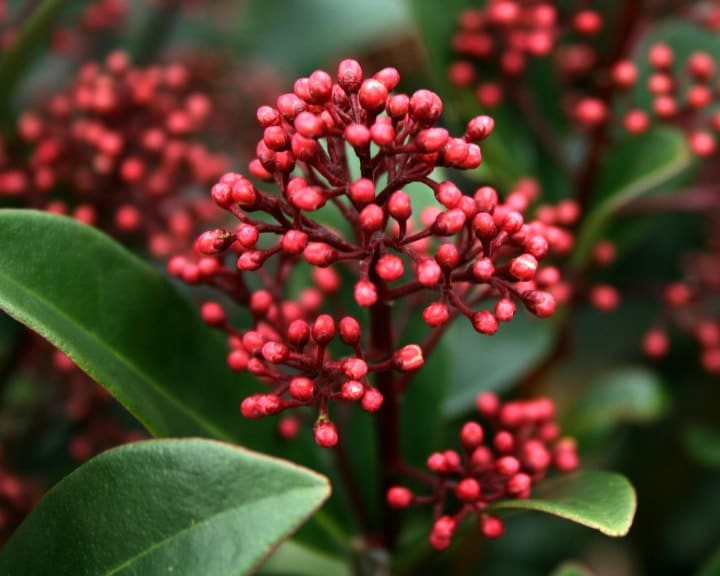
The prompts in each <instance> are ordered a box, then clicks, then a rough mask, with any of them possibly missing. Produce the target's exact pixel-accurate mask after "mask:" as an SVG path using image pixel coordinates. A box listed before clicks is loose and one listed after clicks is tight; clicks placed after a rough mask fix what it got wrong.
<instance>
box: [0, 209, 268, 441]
mask: <svg viewBox="0 0 720 576" xmlns="http://www.w3.org/2000/svg"><path fill="white" fill-rule="evenodd" d="M0 246H2V247H3V249H2V250H1V251H0V308H3V309H4V310H6V311H7V312H8V314H10V315H11V316H13V317H15V318H16V319H17V320H19V321H20V322H22V323H23V324H26V325H27V326H29V327H30V328H32V329H33V330H36V331H37V332H39V333H40V334H42V335H43V336H44V337H46V338H47V339H48V340H50V341H51V342H52V343H53V344H54V345H56V346H57V347H58V348H60V349H61V350H63V351H64V352H65V353H67V354H68V355H69V356H70V357H71V358H72V359H73V360H74V361H75V362H76V363H77V364H78V365H79V366H80V367H81V368H82V369H83V370H84V371H86V372H87V373H88V374H89V375H90V376H91V377H92V378H94V379H95V380H96V381H97V382H99V383H100V384H102V385H103V386H105V387H106V388H107V389H108V390H109V391H110V392H111V393H112V394H113V395H114V396H115V397H116V398H117V399H118V400H119V401H120V402H121V403H122V404H123V405H124V406H125V407H126V408H127V409H128V410H129V411H130V412H131V413H132V414H133V415H134V416H135V417H136V418H137V419H138V420H140V422H141V423H142V424H143V425H144V426H145V427H147V429H148V430H150V431H151V432H152V433H153V434H154V435H156V436H189V435H201V436H211V437H215V438H219V439H223V440H235V441H242V440H244V441H245V443H247V444H250V445H255V446H257V445H259V444H261V441H265V440H266V439H267V438H268V437H270V438H272V437H273V435H272V433H268V432H267V426H268V424H269V423H268V424H265V425H263V424H262V423H256V422H252V423H247V422H245V421H244V420H243V419H242V417H241V416H240V415H239V413H238V405H239V402H240V400H241V398H242V395H243V390H242V387H241V386H240V385H239V384H240V383H239V382H238V381H237V380H238V379H237V377H236V376H233V374H232V373H231V372H230V370H229V368H227V365H226V363H225V346H224V344H223V342H222V338H221V336H220V335H219V334H218V333H215V332H213V331H212V330H211V329H209V328H208V327H207V326H206V325H205V324H204V323H203V322H202V320H201V319H200V317H199V315H198V313H197V311H196V310H195V308H194V306H193V305H192V304H191V303H190V302H189V301H188V300H186V299H185V298H184V297H183V296H182V295H181V294H180V293H179V292H178V291H177V290H176V289H175V287H174V286H173V285H172V284H171V283H170V282H169V281H168V280H167V279H166V278H165V277H164V276H163V275H162V274H160V273H159V272H157V271H156V270H154V269H152V268H151V267H150V266H149V265H147V264H145V263H144V262H142V261H141V260H139V259H138V258H137V257H135V256H133V255H132V254H131V253H130V252H127V251H126V250H125V249H123V248H122V247H120V246H119V245H117V244H116V243H114V242H113V241H112V240H111V239H109V238H108V237H106V236H104V235H103V234H101V233H100V232H98V231H97V230H95V229H93V228H90V227H88V226H84V225H82V224H79V223H77V222H75V221H73V220H71V219H69V218H64V217H59V216H54V215H51V214H45V213H40V212H33V211H23V210H2V211H0ZM251 433H252V434H251Z"/></svg>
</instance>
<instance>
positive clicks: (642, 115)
mask: <svg viewBox="0 0 720 576" xmlns="http://www.w3.org/2000/svg"><path fill="white" fill-rule="evenodd" d="M585 4H586V3H585ZM627 11H628V13H627V18H626V20H627V21H626V22H621V23H617V22H613V29H614V28H617V27H620V28H622V27H625V28H627V30H625V32H627V33H626V34H625V35H624V36H623V35H622V34H621V36H622V37H623V38H625V39H627V38H628V37H629V36H630V35H631V32H632V27H633V26H635V25H636V22H637V20H638V14H636V13H635V10H634V9H632V7H631V6H630V5H628V7H627ZM645 15H646V16H648V17H650V16H652V14H650V13H649V12H648V14H645ZM696 16H697V20H698V22H699V23H701V24H704V25H705V26H707V27H709V28H711V29H712V26H713V24H712V22H713V19H712V18H711V17H709V16H708V14H697V15H696ZM603 27H604V21H603V16H602V15H601V14H600V13H599V12H598V11H595V10H592V9H589V8H588V7H587V6H583V7H579V8H577V9H575V10H571V11H567V12H566V11H564V10H561V9H559V8H558V7H556V6H554V5H553V4H551V3H548V2H539V3H538V2H522V1H515V0H497V1H491V2H488V3H487V4H486V5H485V6H484V7H482V8H477V9H467V10H465V11H463V12H462V14H461V16H460V19H459V28H460V29H459V31H458V32H457V33H456V34H455V36H454V38H453V49H454V50H455V52H456V53H458V54H459V55H460V56H461V59H459V60H457V61H456V62H454V63H453V64H452V65H451V67H450V69H449V77H450V80H451V82H453V83H454V84H455V85H457V86H462V87H471V86H475V85H476V78H477V76H478V67H479V69H481V70H482V72H483V73H482V74H481V77H482V79H483V81H482V82H480V83H479V84H477V85H476V88H475V90H476V92H475V94H476V97H477V99H478V101H479V102H480V104H481V105H483V106H485V107H490V108H492V107H494V106H497V105H499V104H500V103H501V102H502V100H503V98H504V96H505V93H506V92H510V95H511V96H513V100H515V101H516V103H518V102H523V101H526V100H527V95H525V96H523V95H519V94H518V90H517V82H516V79H517V78H518V77H519V76H521V75H523V74H524V73H525V72H526V69H527V67H528V63H529V61H530V60H532V59H535V58H544V57H549V58H552V59H553V61H554V64H555V67H556V71H557V81H558V83H559V85H560V88H561V91H562V94H563V95H564V102H563V103H564V106H565V111H566V112H567V115H568V117H569V118H570V119H572V120H573V121H574V122H575V123H577V124H578V125H580V126H582V127H584V128H586V129H594V128H596V127H597V126H600V125H603V124H607V123H609V122H611V121H613V120H614V116H615V114H614V111H613V110H612V109H611V108H612V102H611V96H612V94H613V93H616V94H617V95H618V98H617V103H618V110H617V111H616V112H617V113H618V114H620V115H621V117H618V120H619V121H618V124H619V125H620V127H622V128H624V129H625V130H626V131H627V132H629V133H631V134H639V133H642V132H645V131H646V130H647V129H648V127H649V126H650V124H651V123H652V122H653V121H656V122H662V123H672V124H674V125H675V126H678V127H680V128H681V129H683V130H684V131H685V132H686V133H687V135H688V141H689V144H690V147H691V149H692V150H693V152H694V153H695V154H697V155H698V156H702V157H705V156H710V155H712V154H714V152H715V149H716V143H715V137H714V136H713V132H717V131H718V130H720V116H719V115H718V114H717V113H711V112H710V110H711V109H712V108H713V104H716V103H717V99H718V95H717V91H716V90H714V89H713V81H714V78H715V72H716V64H715V61H714V59H713V57H712V56H711V55H710V54H708V53H706V52H700V51H698V52H694V53H692V54H691V55H690V56H689V57H688V58H687V61H686V62H682V63H680V62H676V58H675V54H674V52H673V49H672V48H671V47H670V46H668V45H667V44H662V43H658V44H655V45H653V46H651V47H650V50H649V52H648V55H647V58H648V63H649V65H650V68H651V70H652V73H651V74H650V76H649V78H648V79H647V84H646V88H647V92H648V93H649V95H650V96H651V98H652V106H651V108H652V109H651V110H645V109H644V108H643V105H642V101H643V100H645V99H646V96H645V95H643V94H642V90H640V89H639V88H638V86H637V85H638V79H639V77H640V72H639V70H638V66H637V65H636V64H635V63H634V62H633V61H632V60H631V59H629V58H628V55H627V52H628V49H629V45H627V43H625V44H618V45H617V46H615V47H614V48H613V47H611V48H610V49H608V48H604V49H601V47H600V44H599V43H596V42H595V38H596V37H598V35H599V34H600V33H601V32H602V30H603ZM603 50H604V51H603ZM493 67H497V70H495V73H496V74H499V78H498V79H497V80H490V81H488V80H487V78H488V71H489V69H492V68H493Z"/></svg>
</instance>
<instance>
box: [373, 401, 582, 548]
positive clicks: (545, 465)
mask: <svg viewBox="0 0 720 576" xmlns="http://www.w3.org/2000/svg"><path fill="white" fill-rule="evenodd" d="M476 406H477V410H478V412H479V413H480V416H481V417H482V419H483V421H484V424H480V423H479V422H476V421H469V422H466V423H465V424H464V425H463V427H462V429H461V431H460V442H461V444H462V452H457V451H455V450H446V451H444V452H435V453H433V454H431V455H430V456H429V457H428V459H427V463H426V466H427V469H428V471H429V472H425V471H420V470H415V469H412V468H407V469H406V470H405V472H406V474H407V476H408V477H409V478H411V479H412V480H414V481H416V482H418V483H421V484H425V485H427V486H428V487H429V488H430V489H431V490H432V493H431V494H429V495H426V496H425V495H418V494H415V493H414V492H413V491H411V490H410V489H409V488H407V487H405V486H393V487H392V488H390V489H389V490H388V492H387V495H386V497H387V502H388V505H390V506H391V507H393V508H408V507H410V506H416V505H430V506H432V507H433V511H434V516H435V522H434V524H433V527H432V529H431V531H430V544H431V545H432V546H433V547H434V548H436V549H438V550H443V549H445V548H447V547H448V546H450V543H451V541H452V537H453V534H454V533H455V532H456V530H457V528H458V526H459V525H460V523H461V522H462V521H463V519H464V518H466V517H467V516H469V515H471V514H476V515H477V516H478V518H479V526H480V532H481V533H482V534H483V535H484V536H486V537H487V538H498V537H499V536H501V535H502V534H503V532H504V524H503V521H502V520H501V519H500V518H499V517H498V516H496V515H494V514H493V513H492V511H491V509H489V507H490V506H491V505H492V504H493V503H494V502H497V501H498V500H505V499H525V498H528V497H529V496H530V492H531V490H532V486H533V484H534V483H536V482H537V481H539V480H541V479H542V478H544V477H545V476H546V474H547V472H548V470H549V469H550V468H551V467H554V468H555V469H556V470H558V471H560V472H570V471H573V470H575V469H576V468H577V467H578V464H579V460H578V456H577V453H576V445H575V441H574V440H573V439H571V438H567V437H561V436H560V431H559V428H558V426H557V424H556V423H555V421H554V415H555V406H554V404H553V402H552V400H550V399H548V398H537V399H535V400H527V401H510V402H505V403H501V402H500V400H499V399H498V397H497V396H496V395H495V394H493V393H490V392H485V393H482V394H480V395H479V396H478V397H477V400H476ZM453 496H454V498H453ZM448 498H451V501H452V502H455V503H456V508H457V510H456V511H455V512H454V513H449V512H448V510H447V500H448Z"/></svg>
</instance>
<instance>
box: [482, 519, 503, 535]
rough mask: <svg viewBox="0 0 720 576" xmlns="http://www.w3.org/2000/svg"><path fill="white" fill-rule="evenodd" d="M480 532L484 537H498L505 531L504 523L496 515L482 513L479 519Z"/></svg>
mask: <svg viewBox="0 0 720 576" xmlns="http://www.w3.org/2000/svg"><path fill="white" fill-rule="evenodd" d="M480 532H482V535H483V536H485V537H486V538H499V537H500V536H502V535H503V532H505V525H504V524H503V521H502V520H500V518H498V517H497V516H487V515H483V516H482V517H481V519H480Z"/></svg>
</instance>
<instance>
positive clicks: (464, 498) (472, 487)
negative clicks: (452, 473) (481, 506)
mask: <svg viewBox="0 0 720 576" xmlns="http://www.w3.org/2000/svg"><path fill="white" fill-rule="evenodd" d="M455 495H456V496H457V498H458V500H460V501H461V502H475V501H476V500H477V499H478V498H480V484H479V483H478V481H477V480H475V478H464V479H463V480H460V482H458V484H457V486H456V487H455Z"/></svg>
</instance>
